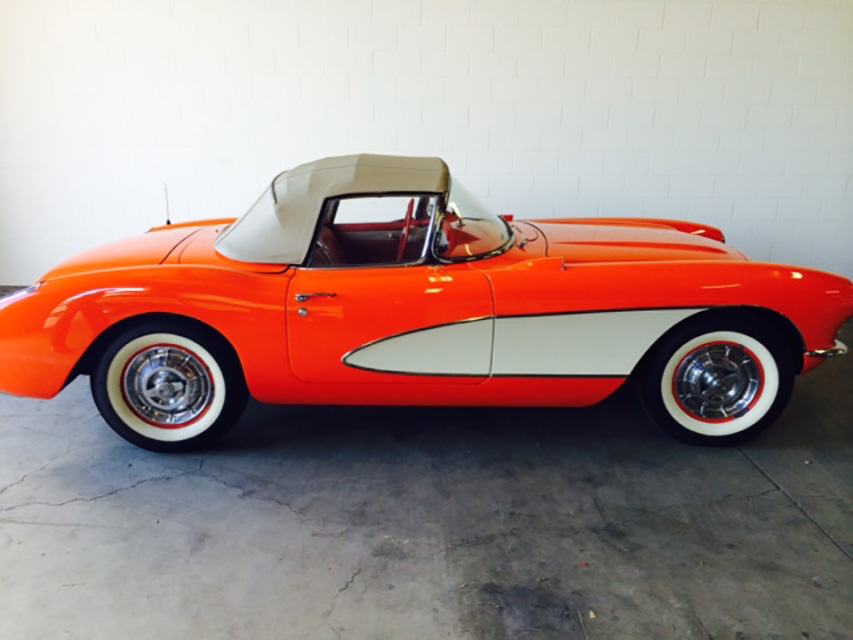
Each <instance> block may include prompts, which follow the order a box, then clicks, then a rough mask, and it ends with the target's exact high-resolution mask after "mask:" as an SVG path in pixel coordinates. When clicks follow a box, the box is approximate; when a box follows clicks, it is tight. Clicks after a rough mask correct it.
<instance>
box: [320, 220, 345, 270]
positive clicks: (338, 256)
mask: <svg viewBox="0 0 853 640" xmlns="http://www.w3.org/2000/svg"><path fill="white" fill-rule="evenodd" d="M311 264H312V265H327V264H328V265H332V264H348V260H347V256H346V253H344V250H343V247H341V243H340V242H338V238H337V237H336V236H335V232H334V231H332V229H331V228H330V227H328V226H326V225H323V226H322V227H320V233H319V234H318V235H317V240H316V241H315V242H314V253H313V255H312V256H311Z"/></svg>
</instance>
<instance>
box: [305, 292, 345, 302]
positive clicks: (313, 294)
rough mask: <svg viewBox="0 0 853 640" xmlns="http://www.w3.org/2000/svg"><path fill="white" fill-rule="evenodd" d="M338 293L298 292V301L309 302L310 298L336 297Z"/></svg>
mask: <svg viewBox="0 0 853 640" xmlns="http://www.w3.org/2000/svg"><path fill="white" fill-rule="evenodd" d="M337 295H338V294H337V293H297V294H296V302H307V301H308V300H309V299H310V298H334V297H335V296H337Z"/></svg>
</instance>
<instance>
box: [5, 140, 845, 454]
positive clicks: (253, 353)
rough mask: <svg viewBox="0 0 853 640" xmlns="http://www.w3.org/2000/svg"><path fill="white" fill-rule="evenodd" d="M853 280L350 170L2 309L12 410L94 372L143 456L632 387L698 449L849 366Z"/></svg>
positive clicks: (558, 403)
mask: <svg viewBox="0 0 853 640" xmlns="http://www.w3.org/2000/svg"><path fill="white" fill-rule="evenodd" d="M851 316H853V283H851V282H850V281H849V280H847V279H845V278H841V277H838V276H834V275H830V274H827V273H822V272H819V271H814V270H811V269H803V268H799V267H790V266H783V265H777V264H763V263H758V262H753V261H750V260H748V259H747V258H746V257H745V256H744V255H743V254H741V253H740V252H738V251H736V250H734V249H732V248H730V247H729V246H727V245H726V244H725V239H724V237H723V234H722V233H721V232H720V231H719V230H718V229H716V228H713V227H710V226H706V225H702V224H695V223H690V222H676V221H670V220H651V219H560V220H515V219H513V217H512V216H510V215H504V216H498V215H495V214H494V213H492V212H491V211H490V210H489V209H488V208H487V207H486V206H484V205H483V204H482V203H480V202H479V201H478V200H477V199H476V198H474V197H473V196H471V195H470V194H469V193H468V192H467V191H466V190H465V189H464V188H463V186H462V185H461V184H459V183H458V182H452V181H451V178H450V174H449V171H448V168H447V166H446V165H445V163H444V162H443V161H442V160H440V159H438V158H413V157H395V156H377V155H356V156H344V157H336V158H327V159H324V160H319V161H316V162H312V163H308V164H304V165H301V166H298V167H296V168H294V169H291V170H289V171H285V172H283V173H281V174H280V175H278V176H277V177H276V178H275V179H274V180H273V181H272V183H271V184H270V185H269V187H268V188H267V189H266V190H265V191H264V193H263V194H262V195H261V196H260V198H259V199H258V201H257V202H256V203H255V204H254V205H253V206H252V207H251V208H250V209H249V211H248V212H247V213H246V214H245V215H243V216H242V217H241V218H239V219H221V220H204V221H200V222H193V223H189V224H170V225H166V226H162V227H156V228H153V229H151V230H150V231H149V232H148V233H146V234H144V235H142V236H139V237H135V238H132V239H129V240H125V241H121V242H117V243H115V244H112V245H108V246H105V247H102V248H100V249H96V250H93V251H90V252H88V253H84V254H82V255H80V256H77V257H76V258H73V259H71V260H69V261H67V262H65V263H63V264H61V265H60V266H58V267H56V268H55V269H53V270H52V271H50V272H49V273H47V274H46V275H45V276H44V277H43V278H42V279H41V280H39V281H38V282H37V283H36V284H35V285H33V286H31V287H29V288H27V289H23V290H21V291H18V292H15V293H13V294H12V295H9V296H7V297H5V298H2V299H0V391H2V392H5V393H10V394H16V395H21V396H29V397H34V398H51V397H53V396H55V395H56V394H57V393H58V392H59V391H60V390H61V389H62V388H63V387H64V386H65V385H67V384H68V383H69V382H70V381H71V380H73V379H74V378H75V377H76V376H77V375H80V374H85V375H88V376H89V377H90V380H91V388H92V394H93V397H94V401H95V403H96V405H97V407H98V409H99V410H100V412H101V414H102V415H103V417H104V419H105V420H106V422H108V423H109V425H110V426H111V427H112V428H113V429H114V430H115V431H116V432H117V433H118V434H119V435H121V436H122V437H124V438H126V439H127V440H129V441H130V442H133V443H135V444H136V445H139V446H141V447H145V448H147V449H152V450H156V451H178V450H187V449H190V448H195V447H200V446H207V445H209V444H210V443H212V442H213V441H214V440H215V439H216V438H217V437H219V436H221V435H222V434H223V433H224V432H225V431H226V430H227V429H228V428H229V427H230V426H231V425H232V424H234V423H235V422H236V421H237V420H238V418H239V416H240V414H241V413H242V410H243V408H244V406H245V404H246V401H247V398H248V396H249V394H251V395H252V396H253V397H254V398H256V399H257V400H259V401H261V402H267V403H282V404H345V405H369V404H373V405H414V406H417V405H421V406H423V405H442V406H470V405H488V406H554V407H582V406H587V405H591V404H594V403H596V402H599V401H601V400H603V399H604V398H606V397H608V396H609V395H611V394H612V393H613V392H614V391H616V389H618V388H619V387H620V386H622V385H623V384H624V383H625V382H626V381H627V380H629V379H633V380H634V381H635V382H636V386H637V388H638V389H639V391H640V393H641V397H642V399H643V402H644V405H645V407H646V409H647V411H648V413H649V414H650V415H651V416H652V418H653V419H654V420H655V421H656V422H657V423H658V424H659V425H660V426H661V427H662V428H663V429H664V430H666V431H667V432H669V433H670V434H671V435H673V436H675V437H677V438H679V439H681V440H684V441H686V442H690V443H697V444H731V443H735V442H739V441H741V440H743V439H744V438H746V437H749V436H752V435H754V434H756V433H758V432H760V431H761V430H763V429H764V428H766V427H767V426H769V425H770V424H771V423H772V422H773V421H774V420H775V419H776V418H777V417H778V416H779V414H780V413H781V412H782V410H783V409H784V407H785V404H786V403H787V401H788V398H789V397H790V395H791V391H792V386H793V379H794V376H795V375H797V374H800V373H805V372H807V371H809V370H811V369H813V368H815V367H816V366H818V365H819V364H820V363H821V362H823V361H824V360H825V359H826V358H827V357H828V356H833V355H838V354H842V353H844V352H845V351H846V348H845V346H844V345H843V344H841V343H840V342H839V341H838V340H836V335H837V332H838V330H839V328H840V327H841V325H842V324H843V323H844V322H845V321H847V320H848V319H849V318H850V317H851Z"/></svg>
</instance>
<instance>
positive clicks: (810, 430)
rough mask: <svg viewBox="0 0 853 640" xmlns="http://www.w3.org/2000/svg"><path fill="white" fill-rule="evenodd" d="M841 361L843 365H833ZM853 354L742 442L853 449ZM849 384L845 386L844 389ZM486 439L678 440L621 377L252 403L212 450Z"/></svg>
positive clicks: (603, 443) (539, 443) (463, 444)
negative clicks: (566, 384) (501, 392)
mask: <svg viewBox="0 0 853 640" xmlns="http://www.w3.org/2000/svg"><path fill="white" fill-rule="evenodd" d="M842 364H843V366H841V365H842ZM848 369H849V370H850V371H851V373H853V362H849V363H847V362H845V363H837V362H834V363H830V364H828V365H827V366H826V367H824V368H821V369H819V370H818V371H816V372H814V373H811V374H809V375H807V376H804V377H802V378H798V379H797V383H796V385H795V389H794V395H793V398H792V400H791V402H790V404H789V406H788V408H787V409H786V411H785V413H783V415H782V416H781V417H780V418H779V419H778V420H777V422H776V424H774V425H772V426H771V427H770V429H769V430H768V431H766V432H765V433H763V434H760V435H759V436H757V437H756V438H754V439H752V440H751V441H749V443H748V445H749V446H750V447H754V448H761V449H802V448H823V447H830V448H843V449H853V428H851V426H853V396H851V395H850V394H849V381H850V379H851V374H850V373H848ZM844 388H847V389H848V393H845V392H844ZM484 441H488V442H489V443H491V444H492V445H493V446H498V447H507V448H511V449H518V448H519V447H557V448H565V447H570V448H575V447H587V448H588V447H593V448H597V447H608V446H611V447H612V445H613V443H614V442H620V443H621V445H622V446H620V447H619V448H620V449H621V448H623V447H626V446H627V447H642V448H649V447H652V448H654V447H664V448H670V447H672V446H677V447H683V448H684V449H685V450H691V449H701V447H691V446H689V445H683V444H681V443H677V442H675V441H674V440H672V438H670V437H669V436H668V435H667V434H665V433H664V432H662V431H661V430H660V429H658V428H657V427H656V426H655V425H654V424H653V423H652V421H651V420H650V419H649V417H648V416H647V414H646V413H645V411H644V410H643V408H642V404H641V403H640V402H639V399H638V398H637V395H636V390H635V389H634V387H633V386H632V385H630V384H628V385H625V386H624V387H623V388H621V389H620V390H619V391H617V392H616V393H615V394H614V395H613V396H611V397H610V398H608V399H607V400H605V401H604V402H602V403H600V404H598V405H595V406H593V407H589V408H584V409H563V408H491V407H456V408H454V407H451V408H444V407H357V406H272V405H262V404H259V403H256V402H250V403H249V406H248V407H247V410H246V412H245V414H244V416H243V418H242V420H241V421H240V423H239V424H238V425H237V426H236V427H235V428H234V429H233V431H232V432H231V433H230V434H229V435H228V436H226V438H224V439H223V440H222V441H221V442H220V443H219V445H218V446H217V449H219V450H231V451H247V450H260V449H269V448H274V449H280V448H287V447H291V446H309V447H310V446H312V445H319V444H320V443H322V445H323V446H324V447H327V448H332V449H347V448H351V447H356V448H359V449H361V448H364V447H366V446H370V447H382V446H383V443H385V444H388V443H392V442H393V443H395V445H396V446H400V445H404V444H406V443H413V444H416V445H417V446H418V447H428V448H430V449H434V450H439V449H445V450H446V451H452V450H454V449H465V448H467V447H468V446H470V445H473V444H475V443H481V444H482V443H483V442H484Z"/></svg>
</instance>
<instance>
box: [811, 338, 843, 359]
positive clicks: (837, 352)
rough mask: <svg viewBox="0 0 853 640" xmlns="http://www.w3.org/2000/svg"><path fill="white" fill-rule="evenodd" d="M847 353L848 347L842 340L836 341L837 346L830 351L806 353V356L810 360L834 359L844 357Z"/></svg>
mask: <svg viewBox="0 0 853 640" xmlns="http://www.w3.org/2000/svg"><path fill="white" fill-rule="evenodd" d="M845 353H847V345H846V344H844V343H843V342H841V340H836V341H835V345H834V346H832V347H830V348H829V349H815V350H814V351H806V355H807V356H809V357H810V358H834V357H835V356H843V355H844V354H845Z"/></svg>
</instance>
